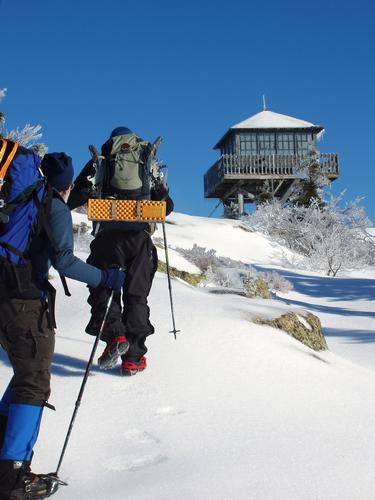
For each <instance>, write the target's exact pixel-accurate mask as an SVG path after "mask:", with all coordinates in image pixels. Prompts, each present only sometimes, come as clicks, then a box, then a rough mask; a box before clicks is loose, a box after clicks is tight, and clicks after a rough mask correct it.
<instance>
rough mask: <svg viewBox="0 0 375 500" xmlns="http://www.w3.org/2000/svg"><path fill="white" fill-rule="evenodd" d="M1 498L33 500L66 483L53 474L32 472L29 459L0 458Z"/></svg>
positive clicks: (48, 494)
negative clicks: (22, 460) (21, 460)
mask: <svg viewBox="0 0 375 500" xmlns="http://www.w3.org/2000/svg"><path fill="white" fill-rule="evenodd" d="M0 469H1V470H0V474H1V489H0V499H1V500H33V499H37V498H47V497H50V496H51V495H53V494H54V493H56V491H57V490H58V487H59V485H66V483H64V481H61V480H60V479H59V478H58V477H56V476H55V475H54V474H52V473H51V474H34V473H33V472H31V471H30V461H24V462H19V461H12V460H1V463H0Z"/></svg>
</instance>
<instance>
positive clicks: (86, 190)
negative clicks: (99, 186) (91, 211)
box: [67, 160, 95, 210]
mask: <svg viewBox="0 0 375 500" xmlns="http://www.w3.org/2000/svg"><path fill="white" fill-rule="evenodd" d="M94 175H95V168H94V160H90V161H88V162H87V163H86V165H85V166H84V167H83V169H82V170H81V172H80V173H79V175H78V176H77V178H76V179H75V181H74V187H73V189H72V190H71V192H70V195H69V199H68V201H67V205H68V207H69V208H70V210H73V209H74V208H77V207H80V206H82V205H84V204H85V203H87V200H88V199H89V198H90V195H91V191H92V183H91V182H90V181H89V180H88V177H92V176H94Z"/></svg>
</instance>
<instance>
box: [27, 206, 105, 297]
mask: <svg viewBox="0 0 375 500" xmlns="http://www.w3.org/2000/svg"><path fill="white" fill-rule="evenodd" d="M49 224H50V227H51V231H52V236H53V238H54V240H55V242H56V243H57V245H58V247H59V252H58V253H56V252H55V251H54V250H53V248H52V245H51V243H50V241H49V240H48V239H47V238H46V236H45V234H43V235H41V236H38V237H36V238H34V239H33V242H32V245H31V247H30V251H29V255H30V260H31V262H32V267H33V270H34V273H35V277H36V279H37V282H38V283H39V284H40V287H41V288H43V284H44V283H45V282H46V279H47V277H48V269H49V268H50V267H51V265H52V266H53V267H54V268H55V269H56V270H57V271H58V272H59V273H60V274H61V275H62V276H66V277H67V278H72V279H74V280H76V281H82V282H83V283H87V284H88V285H89V286H92V287H97V286H98V285H99V284H100V282H101V279H102V272H101V270H100V269H98V268H96V267H94V266H91V265H89V264H86V263H85V262H83V261H82V260H81V259H79V258H78V257H76V256H75V255H74V253H73V251H74V242H73V224H72V216H71V213H70V210H69V207H68V206H67V205H66V203H65V202H64V201H63V200H62V198H60V197H54V198H53V199H52V205H51V212H50V217H49Z"/></svg>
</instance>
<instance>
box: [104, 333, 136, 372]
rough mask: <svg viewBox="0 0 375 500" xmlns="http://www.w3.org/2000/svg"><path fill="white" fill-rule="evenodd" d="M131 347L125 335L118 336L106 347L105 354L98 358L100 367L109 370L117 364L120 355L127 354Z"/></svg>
mask: <svg viewBox="0 0 375 500" xmlns="http://www.w3.org/2000/svg"><path fill="white" fill-rule="evenodd" d="M128 349H129V342H128V340H127V338H126V337H125V336H124V335H121V336H119V337H116V338H115V339H113V340H112V342H110V343H109V344H108V345H107V347H106V348H105V349H104V352H103V354H102V355H101V356H100V358H99V359H98V364H99V367H100V368H101V369H102V370H108V369H109V368H113V367H114V366H116V363H117V360H118V358H119V357H120V356H122V355H123V354H125V353H126V352H127V350H128Z"/></svg>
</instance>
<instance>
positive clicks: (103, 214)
mask: <svg viewBox="0 0 375 500" xmlns="http://www.w3.org/2000/svg"><path fill="white" fill-rule="evenodd" d="M165 212H166V203H165V201H149V200H142V201H138V202H137V201H135V200H98V199H90V200H89V201H88V209H87V216H88V218H89V220H94V221H109V220H118V221H142V222H162V221H164V220H165V216H166V213H165Z"/></svg>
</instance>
